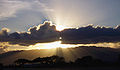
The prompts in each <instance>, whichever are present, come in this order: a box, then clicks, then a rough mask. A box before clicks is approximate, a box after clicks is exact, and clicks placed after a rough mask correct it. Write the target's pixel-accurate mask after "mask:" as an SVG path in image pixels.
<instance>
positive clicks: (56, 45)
mask: <svg viewBox="0 0 120 70" xmlns="http://www.w3.org/2000/svg"><path fill="white" fill-rule="evenodd" d="M72 47H77V45H70V44H67V45H66V44H61V41H55V42H51V43H37V44H35V45H31V46H29V48H31V49H53V48H72Z"/></svg>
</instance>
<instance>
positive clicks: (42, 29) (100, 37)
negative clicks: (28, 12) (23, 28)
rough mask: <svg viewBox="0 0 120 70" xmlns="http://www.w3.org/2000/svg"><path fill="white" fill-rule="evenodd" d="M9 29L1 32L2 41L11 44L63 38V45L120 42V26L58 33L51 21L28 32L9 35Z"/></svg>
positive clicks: (28, 43)
mask: <svg viewBox="0 0 120 70" xmlns="http://www.w3.org/2000/svg"><path fill="white" fill-rule="evenodd" d="M8 31H9V29H7V28H3V29H2V30H1V31H0V41H1V42H9V43H10V44H19V45H32V44H35V43H43V42H52V41H56V40H59V37H62V39H61V40H62V43H68V44H93V43H103V42H120V40H119V39H120V26H119V25H118V26H116V27H115V28H111V27H105V26H93V25H88V26H84V27H80V28H68V29H64V30H63V31H61V32H60V31H57V30H56V26H55V25H53V24H52V22H51V21H45V22H44V23H43V24H40V25H38V26H33V27H30V28H29V29H28V32H14V33H10V34H9V33H8Z"/></svg>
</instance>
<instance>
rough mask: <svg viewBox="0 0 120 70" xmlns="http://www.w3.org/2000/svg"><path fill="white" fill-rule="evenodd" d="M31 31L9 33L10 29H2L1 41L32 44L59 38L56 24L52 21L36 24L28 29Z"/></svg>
mask: <svg viewBox="0 0 120 70" xmlns="http://www.w3.org/2000/svg"><path fill="white" fill-rule="evenodd" d="M28 31H29V32H14V33H11V34H8V29H5V28H4V29H2V30H1V31H0V32H1V33H0V41H1V42H10V43H11V44H20V45H30V44H35V43H38V42H40V43H41V42H52V41H56V40H58V39H59V32H58V31H56V26H55V25H53V24H52V23H51V22H50V21H45V22H44V23H43V24H40V25H38V26H34V27H31V28H29V29H28Z"/></svg>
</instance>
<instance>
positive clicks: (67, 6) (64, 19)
mask: <svg viewBox="0 0 120 70" xmlns="http://www.w3.org/2000/svg"><path fill="white" fill-rule="evenodd" d="M119 7H120V0H0V29H2V28H3V27H6V28H9V29H10V31H11V32H15V31H20V32H22V31H28V29H29V28H30V27H33V26H37V25H39V24H42V23H43V21H45V20H50V21H52V22H53V23H54V24H56V25H57V26H61V27H82V26H86V25H88V24H94V25H100V26H111V27H115V26H116V25H119V23H120V20H119V18H120V8H119Z"/></svg>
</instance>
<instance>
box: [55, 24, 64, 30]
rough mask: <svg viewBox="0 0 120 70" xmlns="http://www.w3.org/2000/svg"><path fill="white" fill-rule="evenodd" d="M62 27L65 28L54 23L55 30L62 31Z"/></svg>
mask: <svg viewBox="0 0 120 70" xmlns="http://www.w3.org/2000/svg"><path fill="white" fill-rule="evenodd" d="M64 29H65V27H64V26H62V25H56V30H58V31H62V30H64Z"/></svg>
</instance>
